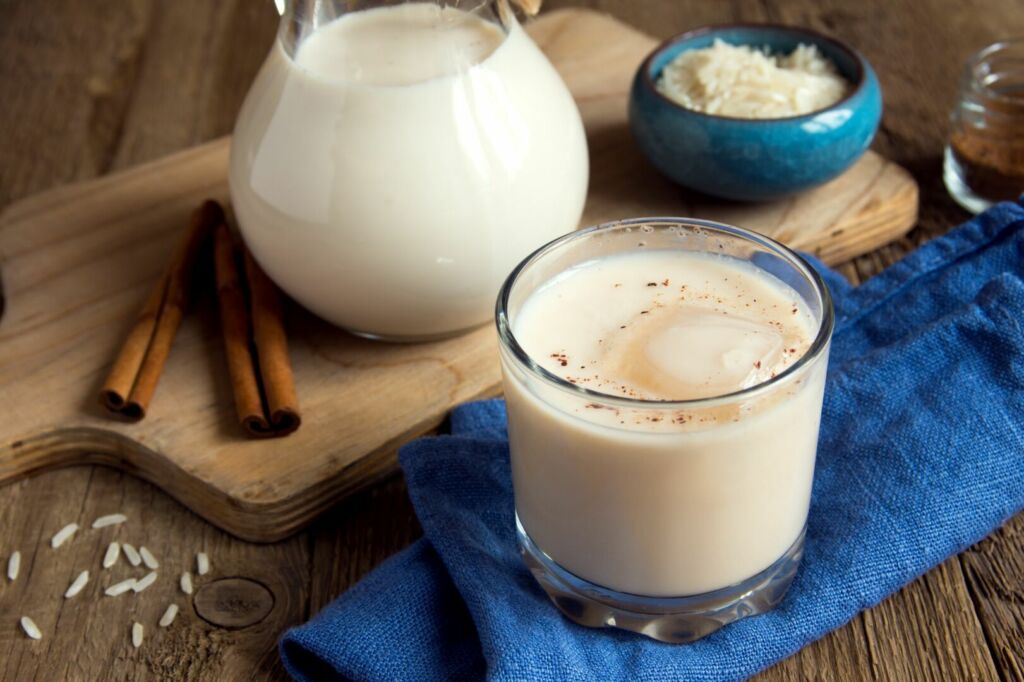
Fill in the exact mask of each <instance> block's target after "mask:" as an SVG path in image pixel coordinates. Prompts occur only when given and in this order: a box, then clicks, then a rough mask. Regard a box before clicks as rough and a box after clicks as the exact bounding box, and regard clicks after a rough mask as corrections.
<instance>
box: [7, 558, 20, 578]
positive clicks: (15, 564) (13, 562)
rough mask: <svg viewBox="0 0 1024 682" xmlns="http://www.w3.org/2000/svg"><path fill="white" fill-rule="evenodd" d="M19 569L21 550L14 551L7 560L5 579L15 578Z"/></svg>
mask: <svg viewBox="0 0 1024 682" xmlns="http://www.w3.org/2000/svg"><path fill="white" fill-rule="evenodd" d="M20 570H21V552H17V551H16V552H14V554H12V555H11V558H10V559H8V560H7V579H8V580H15V579H17V577H18V571H20Z"/></svg>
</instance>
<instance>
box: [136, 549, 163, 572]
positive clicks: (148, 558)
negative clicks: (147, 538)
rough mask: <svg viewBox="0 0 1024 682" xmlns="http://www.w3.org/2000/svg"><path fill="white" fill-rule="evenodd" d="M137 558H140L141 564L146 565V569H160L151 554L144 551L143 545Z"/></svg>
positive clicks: (146, 550) (158, 563)
mask: <svg viewBox="0 0 1024 682" xmlns="http://www.w3.org/2000/svg"><path fill="white" fill-rule="evenodd" d="M139 556H140V557H142V563H144V564H146V568H151V569H157V568H160V562H159V561H157V560H156V557H155V556H153V553H152V552H150V551H149V550H148V549H146V546H145V545H142V546H140V547H139Z"/></svg>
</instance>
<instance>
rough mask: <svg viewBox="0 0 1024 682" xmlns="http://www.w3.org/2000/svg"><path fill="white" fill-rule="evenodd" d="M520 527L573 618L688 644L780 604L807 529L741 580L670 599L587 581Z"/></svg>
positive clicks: (528, 557)
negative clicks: (767, 563) (773, 559)
mask: <svg viewBox="0 0 1024 682" xmlns="http://www.w3.org/2000/svg"><path fill="white" fill-rule="evenodd" d="M516 532H517V535H518V536H519V547H520V550H521V551H522V554H523V559H524V560H525V562H526V565H527V567H528V568H529V569H530V571H531V572H532V573H533V577H534V578H536V580H537V582H538V583H540V586H541V587H542V588H544V591H545V592H547V594H548V597H550V598H551V601H552V602H554V604H555V606H557V607H558V608H559V610H560V611H561V612H562V613H563V614H565V615H566V616H567V617H568V618H569V619H570V620H573V621H575V622H577V623H579V624H580V625H585V626H587V627H592V628H601V627H611V628H620V629H622V630H631V631H633V632H638V633H640V634H642V635H647V636H648V637H650V638H652V639H656V640H659V641H662V642H670V643H674V644H682V643H686V642H693V641H696V640H698V639H700V638H702V637H706V636H708V635H710V634H711V633H712V632H714V631H715V630H717V629H719V628H720V627H722V626H723V625H728V624H729V623H732V622H733V621H736V620H739V619H741V618H746V617H747V616H754V615H757V614H759V613H764V612H766V611H770V610H771V609H773V608H774V607H775V606H776V605H778V603H779V602H780V601H782V598H783V597H784V596H785V594H786V590H788V589H789V586H790V584H791V583H792V582H793V577H794V576H795V575H796V571H797V568H798V566H799V565H800V558H801V557H802V556H803V553H804V535H805V532H806V528H805V529H804V530H802V531H800V537H798V538H797V540H796V542H794V543H793V545H792V546H791V547H790V548H789V549H788V550H786V553H785V554H783V555H782V556H781V557H779V559H778V560H777V561H776V562H775V563H773V564H772V565H771V566H769V567H768V568H766V569H765V570H763V571H761V572H760V573H758V574H757V575H755V576H752V577H751V578H748V579H747V580H744V581H743V582H741V583H738V584H736V585H730V586H729V587H725V588H722V589H720V590H715V591H714V592H707V593H705V594H697V595H692V596H687V597H664V598H662V597H644V596H640V595H635V594H625V593H622V592H615V591H613V590H608V589H605V588H603V587H600V586H598V585H595V584H593V583H591V582H588V581H586V580H583V579H582V578H579V577H577V576H575V575H573V574H572V573H569V572H568V571H566V570H565V569H564V568H562V567H561V566H559V565H558V564H556V563H555V562H554V561H553V560H552V559H551V557H549V556H548V555H546V554H545V553H544V552H542V551H541V550H540V549H539V548H538V547H537V545H535V544H534V543H533V540H532V539H530V536H529V535H527V534H526V531H525V530H524V529H523V526H522V524H521V523H520V522H519V517H518V516H517V517H516Z"/></svg>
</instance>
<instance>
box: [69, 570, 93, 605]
mask: <svg viewBox="0 0 1024 682" xmlns="http://www.w3.org/2000/svg"><path fill="white" fill-rule="evenodd" d="M88 582H89V571H82V572H81V573H79V574H78V577H77V578H75V580H74V582H72V583H71V584H70V585H68V589H67V590H66V591H65V592H64V598H65V599H71V598H72V597H74V596H75V595H76V594H78V593H79V592H81V591H82V588H83V587H85V584H86V583H88Z"/></svg>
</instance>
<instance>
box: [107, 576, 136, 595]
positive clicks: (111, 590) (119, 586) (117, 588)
mask: <svg viewBox="0 0 1024 682" xmlns="http://www.w3.org/2000/svg"><path fill="white" fill-rule="evenodd" d="M133 587H135V578H128V580H122V581H121V582H119V583H114V584H113V585H111V586H110V587H108V588H107V589H106V590H104V591H103V594H105V595H107V596H108V597H116V596H117V595H119V594H124V593H125V592H127V591H128V590H130V589H132V588H133Z"/></svg>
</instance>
